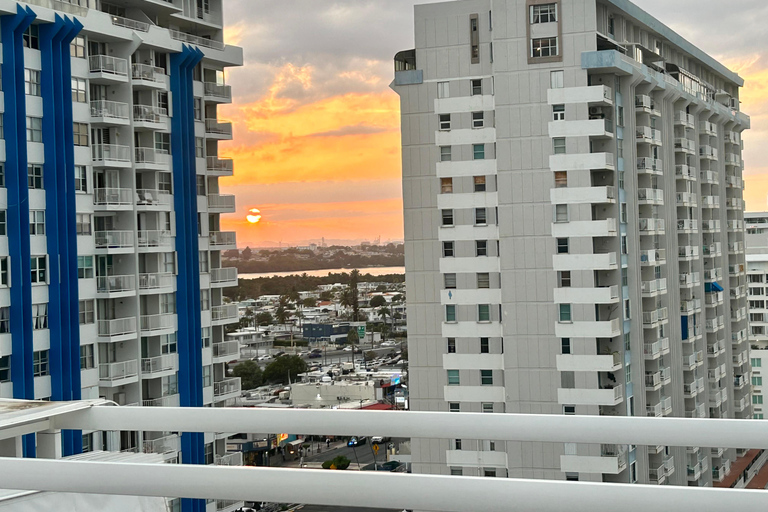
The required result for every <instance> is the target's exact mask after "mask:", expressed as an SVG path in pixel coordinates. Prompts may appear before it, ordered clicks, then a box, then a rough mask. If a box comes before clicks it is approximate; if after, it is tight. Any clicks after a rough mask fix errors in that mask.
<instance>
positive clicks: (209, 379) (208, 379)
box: [203, 365, 213, 388]
mask: <svg viewBox="0 0 768 512" xmlns="http://www.w3.org/2000/svg"><path fill="white" fill-rule="evenodd" d="M212 369H213V366H211V365H208V366H203V387H204V388H209V387H211V386H213V372H212V371H211V370H212Z"/></svg>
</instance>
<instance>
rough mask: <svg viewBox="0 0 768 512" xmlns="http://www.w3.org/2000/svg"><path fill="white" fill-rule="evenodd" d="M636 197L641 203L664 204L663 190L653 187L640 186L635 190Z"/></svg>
mask: <svg viewBox="0 0 768 512" xmlns="http://www.w3.org/2000/svg"><path fill="white" fill-rule="evenodd" d="M637 199H638V200H639V201H641V202H642V203H648V204H664V191H663V190H659V189H655V188H641V189H638V190H637Z"/></svg>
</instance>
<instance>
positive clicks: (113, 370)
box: [99, 359, 139, 381]
mask: <svg viewBox="0 0 768 512" xmlns="http://www.w3.org/2000/svg"><path fill="white" fill-rule="evenodd" d="M138 368H139V365H138V364H137V363H136V360H135V359H133V360H131V361H122V362H119V363H109V364H100V365H99V380H109V381H114V380H121V379H127V378H129V377H135V376H136V375H138V374H139V369H138Z"/></svg>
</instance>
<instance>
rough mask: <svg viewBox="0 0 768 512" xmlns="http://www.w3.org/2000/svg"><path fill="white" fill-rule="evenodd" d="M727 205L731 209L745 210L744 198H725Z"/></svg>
mask: <svg viewBox="0 0 768 512" xmlns="http://www.w3.org/2000/svg"><path fill="white" fill-rule="evenodd" d="M725 207H726V208H728V209H729V210H743V209H744V200H743V199H740V198H738V197H729V198H727V199H726V200H725Z"/></svg>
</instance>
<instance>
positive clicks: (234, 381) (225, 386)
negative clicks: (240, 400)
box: [213, 377, 241, 400]
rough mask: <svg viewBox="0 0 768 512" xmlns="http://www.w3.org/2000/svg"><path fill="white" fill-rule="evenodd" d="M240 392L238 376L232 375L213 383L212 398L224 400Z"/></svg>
mask: <svg viewBox="0 0 768 512" xmlns="http://www.w3.org/2000/svg"><path fill="white" fill-rule="evenodd" d="M240 392H241V388H240V377H232V378H230V379H224V380H221V381H219V382H214V383H213V396H214V399H218V400H226V399H227V398H233V397H235V396H240Z"/></svg>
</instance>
